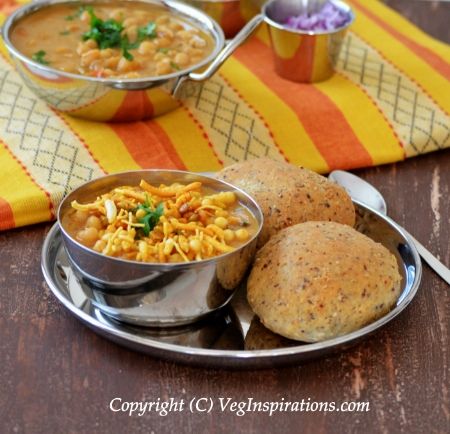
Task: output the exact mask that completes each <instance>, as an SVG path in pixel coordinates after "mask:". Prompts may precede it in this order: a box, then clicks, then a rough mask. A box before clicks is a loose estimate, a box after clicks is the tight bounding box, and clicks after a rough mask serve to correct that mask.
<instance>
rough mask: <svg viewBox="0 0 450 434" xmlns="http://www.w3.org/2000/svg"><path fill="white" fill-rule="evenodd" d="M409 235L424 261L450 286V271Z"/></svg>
mask: <svg viewBox="0 0 450 434" xmlns="http://www.w3.org/2000/svg"><path fill="white" fill-rule="evenodd" d="M408 235H409V236H410V238H411V239H412V240H413V241H414V244H415V245H416V248H417V251H418V252H419V255H420V256H421V257H422V258H423V260H424V261H425V262H426V263H427V264H428V265H429V266H430V267H431V268H432V269H433V270H434V271H435V272H436V273H437V274H438V275H439V276H441V278H442V279H443V280H445V281H446V282H447V283H448V284H449V285H450V270H449V269H448V268H447V267H446V266H445V265H444V264H443V263H442V262H441V261H439V259H438V258H436V257H435V256H434V255H433V254H432V253H431V252H430V251H429V250H428V249H427V248H426V247H425V246H423V245H422V244H421V243H420V242H419V241H417V240H416V239H415V238H414V237H413V236H412V235H411V234H410V233H408Z"/></svg>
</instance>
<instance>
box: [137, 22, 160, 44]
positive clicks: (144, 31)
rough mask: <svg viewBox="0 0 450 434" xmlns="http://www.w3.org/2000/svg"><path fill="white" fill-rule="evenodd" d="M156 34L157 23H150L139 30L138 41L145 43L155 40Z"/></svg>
mask: <svg viewBox="0 0 450 434" xmlns="http://www.w3.org/2000/svg"><path fill="white" fill-rule="evenodd" d="M156 36H157V34H156V23H154V22H153V21H150V22H149V23H148V24H147V25H146V26H145V27H139V28H138V41H143V40H144V39H147V38H148V39H155V38H156Z"/></svg>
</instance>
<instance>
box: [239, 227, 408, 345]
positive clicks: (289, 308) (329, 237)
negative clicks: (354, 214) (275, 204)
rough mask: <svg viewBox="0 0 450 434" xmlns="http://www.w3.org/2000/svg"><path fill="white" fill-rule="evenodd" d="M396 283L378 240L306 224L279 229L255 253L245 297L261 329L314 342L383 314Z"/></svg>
mask: <svg viewBox="0 0 450 434" xmlns="http://www.w3.org/2000/svg"><path fill="white" fill-rule="evenodd" d="M400 284H401V276H400V274H399V271H398V265H397V261H396V259H395V257H394V255H393V254H392V253H391V252H389V250H388V249H386V248H385V247H384V246H382V245H381V244H379V243H376V242H374V241H373V240H371V239H370V238H368V237H366V236H365V235H363V234H361V233H359V232H357V231H356V230H354V229H353V228H351V227H350V226H347V225H342V224H339V223H334V222H308V223H301V224H298V225H295V226H291V227H289V228H287V229H283V230H282V231H281V232H279V233H278V234H277V235H274V236H273V237H272V238H271V239H270V241H269V242H268V243H267V244H266V245H265V246H264V247H263V248H262V249H261V250H260V251H259V252H258V253H257V256H256V260H255V263H254V265H253V268H252V270H251V273H250V277H249V279H248V283H247V298H248V301H249V303H250V306H251V307H252V309H253V311H254V312H255V313H256V314H257V315H258V316H259V318H260V319H261V322H262V323H263V324H264V325H265V326H266V327H267V328H268V329H270V330H272V331H273V332H275V333H278V334H280V335H282V336H285V337H287V338H290V339H295V340H299V341H304V342H316V341H322V340H325V339H330V338H333V337H335V336H340V335H344V334H346V333H349V332H352V331H354V330H357V329H359V328H361V327H363V326H364V325H366V324H368V323H370V322H372V321H374V320H376V319H378V318H380V317H381V316H383V315H384V314H386V313H387V312H388V311H389V310H390V309H391V308H392V307H393V305H394V304H395V302H396V300H397V299H398V297H399V294H400Z"/></svg>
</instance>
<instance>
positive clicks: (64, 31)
mask: <svg viewBox="0 0 450 434" xmlns="http://www.w3.org/2000/svg"><path fill="white" fill-rule="evenodd" d="M59 34H60V35H61V36H67V35H70V32H69V30H63V31H62V32H59Z"/></svg>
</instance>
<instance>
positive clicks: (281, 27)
mask: <svg viewBox="0 0 450 434" xmlns="http://www.w3.org/2000/svg"><path fill="white" fill-rule="evenodd" d="M277 1H279V0H269V1H267V2H266V3H265V4H264V5H263V6H262V13H263V15H264V20H265V21H266V23H267V24H269V26H270V27H274V28H276V29H278V30H285V31H287V32H289V33H296V34H299V35H309V36H319V35H333V34H335V33H339V32H340V31H342V30H346V29H347V28H348V27H350V26H351V25H352V24H353V22H354V21H355V18H356V17H355V12H354V10H353V8H352V7H351V6H350V5H349V4H348V3H346V2H344V1H342V0H326V2H325V3H332V4H333V5H335V6H336V7H337V8H339V9H340V10H342V11H344V12H346V13H347V14H348V16H349V18H350V19H349V20H348V21H347V22H346V23H345V24H343V25H342V26H340V27H337V28H336V29H333V30H302V29H294V28H292V27H287V26H286V25H285V24H282V23H279V22H277V21H275V20H273V19H272V18H270V17H269V15H268V14H267V9H268V8H269V7H270V6H271V5H272V4H274V3H276V2H277Z"/></svg>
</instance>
